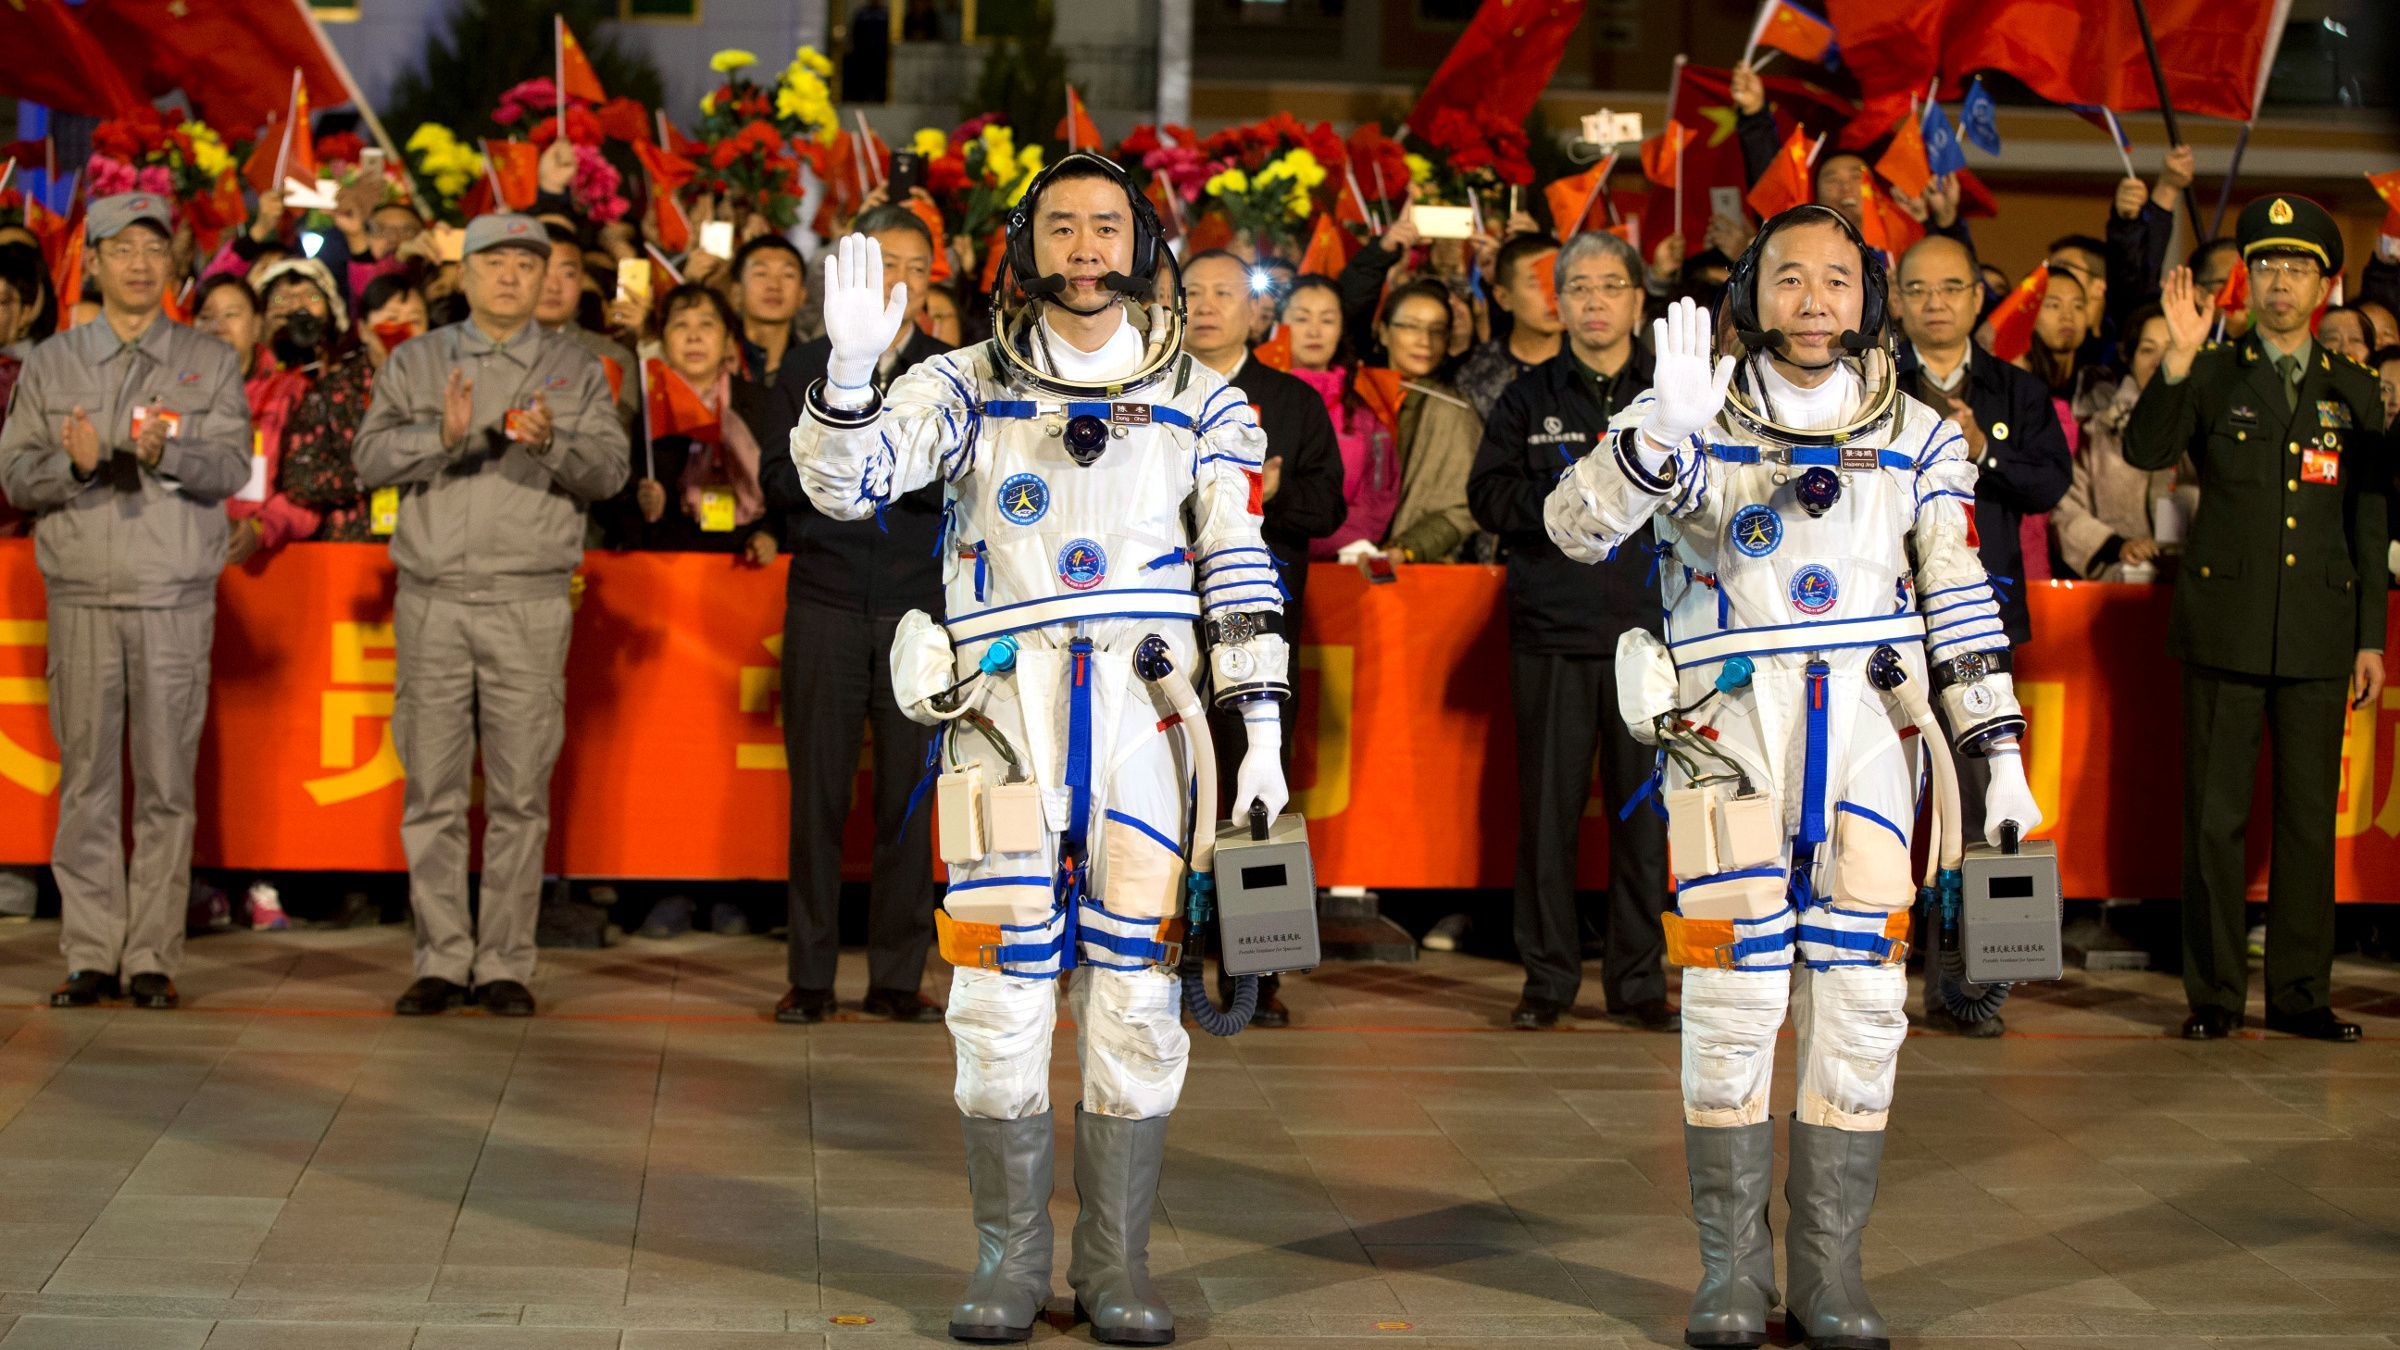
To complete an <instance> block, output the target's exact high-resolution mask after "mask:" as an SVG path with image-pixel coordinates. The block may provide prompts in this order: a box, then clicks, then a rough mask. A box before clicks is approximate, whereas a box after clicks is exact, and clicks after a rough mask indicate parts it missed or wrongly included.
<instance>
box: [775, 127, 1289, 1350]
mask: <svg viewBox="0 0 2400 1350" xmlns="http://www.w3.org/2000/svg"><path fill="white" fill-rule="evenodd" d="M1007 248H1008V257H1007V266H1008V276H1007V277H1006V278H1005V279H1004V280H1003V282H1002V285H1001V295H1000V296H999V297H996V298H995V302H994V324H993V328H994V331H995V332H996V333H997V334H998V336H997V337H996V338H995V339H994V340H993V341H991V342H987V343H983V344H981V345H979V346H976V347H972V348H966V349H962V350H959V351H955V352H951V353H948V354H946V355H942V356H937V357H934V358H932V359H930V360H928V361H926V362H924V363H923V364H922V365H919V366H918V367H916V368H915V369H914V370H912V371H910V372H908V373H907V374H905V375H903V376H901V377H900V378H899V379H898V380H897V381H895V382H894V383H893V384H892V386H891V390H890V392H889V394H888V395H887V396H885V397H884V398H883V399H882V400H880V401H878V400H877V398H876V395H875V391H874V389H873V387H872V385H871V383H870V379H869V377H870V375H871V373H872V371H873V369H874V364H875V361H876V358H877V356H878V355H879V354H880V353H882V352H883V351H884V350H885V349H886V348H887V347H889V346H890V345H891V341H892V338H893V336H894V335H895V334H896V333H897V331H898V326H899V324H900V322H901V320H902V316H904V315H905V314H906V313H907V302H906V297H905V294H904V292H902V290H901V288H899V287H896V286H895V287H893V288H892V293H891V294H890V295H889V296H888V297H887V293H886V288H885V286H884V282H883V278H882V276H881V271H882V265H881V260H880V258H879V256H878V254H877V252H876V250H875V249H874V247H873V246H872V245H871V244H869V243H868V242H867V241H866V240H864V239H861V238H859V237H857V236H852V237H850V238H847V239H844V240H842V241H840V243H839V244H838V245H837V247H836V250H835V253H834V255H832V256H830V257H829V258H828V260H827V262H826V267H825V332H826V336H827V337H828V338H829V339H830V340H831V342H832V344H833V354H832V360H831V362H830V365H829V369H828V373H827V376H826V379H825V380H824V381H823V382H822V383H821V384H819V385H818V386H817V387H815V388H813V389H811V390H810V391H809V394H808V399H807V403H808V407H807V412H806V415H805V416H804V417H803V418H802V419H801V421H800V424H799V425H798V426H797V427H796V428H794V430H793V432H792V444H791V452H792V458H793V461H794V462H795V464H796V465H797V466H798V468H799V471H800V477H801V481H802V482H803V483H804V484H805V485H806V487H807V489H808V493H809V497H810V499H811V500H812V501H814V502H815V503H816V505H817V506H818V507H819V509H821V510H824V511H826V512H827V513H829V514H831V515H834V516H836V517H840V518H844V519H864V518H866V517H868V516H871V515H873V514H875V513H876V512H877V511H879V510H881V509H882V508H883V506H884V505H885V504H887V503H888V502H890V501H891V500H892V499H893V498H894V497H896V496H897V495H899V494H901V493H905V492H908V491H910V490H911V489H914V488H917V487H920V486H923V485H924V484H926V483H929V482H933V481H936V480H939V481H941V482H942V483H943V484H944V485H945V495H946V501H947V507H946V520H945V524H944V530H943V534H942V539H941V545H940V547H941V551H942V558H943V569H944V579H945V601H946V609H947V614H946V616H945V618H944V621H943V622H941V623H936V622H935V621H934V620H933V619H932V618H930V617H928V616H926V615H923V614H921V613H912V614H910V615H909V616H907V618H906V619H905V620H904V621H903V622H902V625H901V628H900V633H899V637H898V639H897V640H896V641H895V643H894V645H893V653H892V667H893V671H892V674H893V692H894V694H895V696H896V697H897V698H898V700H899V701H900V704H901V706H902V707H903V708H905V709H908V710H909V711H910V713H911V715H912V716H916V717H918V718H919V720H924V721H933V720H936V719H945V718H946V719H952V720H950V722H949V725H948V726H947V727H946V728H945V731H946V736H945V739H946V740H947V745H946V746H944V745H942V744H940V743H939V742H937V748H936V757H937V759H938V760H939V765H938V768H939V769H940V773H941V777H940V790H939V792H938V793H937V794H936V795H937V797H938V799H939V804H940V807H941V815H940V817H939V820H938V829H939V833H940V835H941V839H942V851H943V855H944V857H945V859H946V860H948V861H949V863H950V887H949V893H948V896H947V898H946V899H945V901H944V911H945V912H944V913H942V914H941V915H939V916H937V930H938V932H939V934H940V939H941V946H942V952H943V955H944V956H945V957H946V958H947V959H949V960H950V961H951V962H952V963H953V964H954V965H956V966H957V967H958V970H957V972H956V974H955V976H954V979H953V983H952V986H951V995H950V1006H949V1013H948V1017H947V1020H948V1023H949V1027H950V1031H951V1035H952V1038H953V1040H954V1043H955V1045H956V1049H957V1055H958V1076H957V1080H956V1094H955V1095H956V1098H957V1102H958V1108H959V1111H960V1113H961V1115H962V1116H963V1117H964V1128H965V1133H966V1142H967V1176H968V1183H969V1188H970V1191H971V1192H972V1199H973V1205H974V1216H975V1225H976V1230H977V1233H978V1235H979V1237H980V1240H981V1260H980V1263H979V1265H978V1267H977V1269H976V1272H975V1275H974V1277H973V1280H972V1283H971V1284H970V1286H969V1288H968V1291H967V1294H966V1297H965V1298H964V1299H963V1300H962V1301H961V1302H960V1303H959V1305H958V1306H957V1308H956V1309H955V1310H954V1311H953V1313H952V1316H951V1321H950V1334H951V1335H952V1336H954V1337H957V1338H959V1339H962V1340H975V1341H1021V1340H1024V1339H1026V1338H1027V1337H1028V1336H1029V1335H1030V1334H1031V1330H1032V1325H1033V1322H1034V1320H1035V1318H1036V1317H1037V1316H1038V1315H1039V1313H1040V1311H1041V1308H1042V1304H1043V1302H1044V1300H1046V1299H1047V1297H1048V1295H1049V1292H1050V1266H1051V1235H1050V1219H1049V1210H1048V1205H1049V1199H1050V1191H1051V1137H1052V1132H1051V1114H1050V1096H1049V1074H1050V1037H1051V1029H1052V1026H1053V1023H1054V1020H1055V1014H1056V1007H1057V993H1056V984H1055V982H1056V981H1057V980H1058V979H1059V978H1060V977H1061V976H1063V975H1066V974H1067V973H1068V972H1069V971H1070V970H1071V969H1073V968H1075V967H1077V966H1081V967H1082V970H1081V971H1080V972H1079V973H1078V974H1076V975H1075V976H1074V978H1073V981H1072V988H1071V990H1070V993H1069V997H1070V998H1071V999H1072V1000H1073V1002H1074V1007H1075V1015H1076V1021H1077V1024H1078V1027H1079V1033H1078V1034H1079V1055H1080V1059H1081V1065H1082V1076H1083V1099H1082V1101H1081V1103H1080V1104H1079V1105H1078V1107H1077V1109H1076V1113H1075V1183H1076V1190H1077V1192H1078V1194H1079V1196H1080V1197H1081V1205H1082V1210H1081V1215H1080V1217H1079V1218H1078V1219H1077V1221H1076V1224H1075V1233H1074V1252H1073V1257H1072V1260H1071V1262H1070V1265H1069V1269H1068V1274H1067V1279H1068V1283H1069V1284H1070V1285H1072V1286H1073V1288H1074V1291H1075V1296H1076V1304H1077V1309H1078V1313H1079V1315H1080V1316H1087V1317H1089V1319H1090V1320H1091V1321H1092V1323H1093V1331H1094V1334H1095V1335H1096V1336H1097V1337H1098V1339H1100V1340H1101V1341H1103V1342H1105V1343H1109V1344H1125V1345H1160V1344H1165V1343H1167V1342H1168V1341H1171V1340H1172V1339H1173V1338H1174V1319H1173V1316H1172V1314H1171V1313H1170V1312H1169V1311H1168V1309H1167V1306H1166V1304H1165V1302H1164V1301H1163V1300H1162V1299H1161V1298H1160V1297H1159V1295H1158V1292H1157V1290H1156V1288H1155V1286H1154V1285H1153V1284H1152V1282H1151V1280H1150V1276H1149V1268H1148V1260H1147V1243H1148V1238H1149V1224H1150V1213H1151V1208H1152V1204H1153V1202H1154V1200H1155V1199H1156V1195H1157V1190H1158V1174H1159V1164H1160V1159H1161V1156H1162V1154H1163V1152H1164V1149H1165V1143H1166V1129H1167V1115H1168V1112H1170V1111H1172V1110H1173V1109H1174V1106H1175V1102H1176V1098H1177V1096H1178V1095H1179V1094H1180V1093H1181V1091H1182V1088H1183V1078H1184V1063H1185V1059H1186V1057H1187V1056H1188V1054H1189V1051H1190V1042H1189V1040H1188V1039H1187V1037H1186V1035H1185V1032H1184V1030H1183V1027H1182V1024H1181V1016H1180V1011H1179V1009H1180V1004H1179V1001H1178V993H1179V986H1178V983H1177V980H1176V978H1175V974H1174V970H1173V965H1174V962H1175V960H1176V958H1177V955H1178V953H1179V951H1180V942H1179V939H1180V936H1181V927H1180V920H1179V916H1180V915H1181V914H1182V913H1183V902H1184V894H1185V875H1186V869H1185V860H1186V846H1187V842H1188V840H1189V838H1190V833H1189V832H1190V831H1193V830H1195V829H1196V830H1201V831H1208V830H1211V829H1213V822H1212V821H1210V820H1209V819H1207V818H1205V817H1203V818H1199V819H1195V816H1196V815H1197V814H1198V813H1197V811H1196V810H1195V808H1194V805H1193V795H1192V794H1193V791H1194V776H1195V775H1194V767H1193V764H1192V762H1191V755H1190V753H1189V752H1188V746H1187V743H1186V742H1184V741H1183V740H1182V736H1183V735H1185V734H1190V735H1197V736H1199V737H1203V738H1204V737H1206V735H1207V729H1206V728H1205V727H1189V728H1182V727H1178V726H1177V725H1176V724H1177V722H1178V721H1179V719H1178V717H1177V716H1176V714H1175V710H1174V709H1173V708H1172V707H1170V706H1167V705H1166V704H1165V703H1164V702H1162V699H1161V695H1159V694H1158V693H1157V692H1156V691H1157V689H1158V686H1157V685H1156V684H1155V683H1154V681H1155V679H1156V675H1157V670H1158V668H1159V666H1160V664H1161V663H1166V664H1170V665H1172V666H1173V667H1174V668H1175V669H1176V670H1177V671H1178V672H1182V673H1188V676H1189V680H1190V683H1192V684H1200V683H1202V678H1201V671H1202V670H1203V666H1202V665H1201V660H1202V654H1203V652H1204V651H1205V652H1206V653H1207V665H1206V667H1205V669H1206V671H1207V675H1208V682H1209V683H1210V685H1211V687H1212V696H1213V699H1214V702H1215V703H1216V704H1217V705H1218V706H1220V707H1224V706H1238V707H1239V708H1240V710H1241V712H1242V715H1243V720H1244V722H1245V724H1246V729H1247V733H1248V750H1247V753H1246V755H1245V756H1244V758H1243V760H1242V763H1241V767H1240V770H1239V772H1238V774H1237V776H1236V780H1235V781H1236V795H1235V801H1236V802H1238V803H1242V804H1244V805H1245V806H1246V805H1247V804H1248V803H1250V802H1252V801H1254V800H1255V801H1259V802H1262V803H1264V805H1265V807H1266V810H1267V812H1268V814H1269V815H1270V816H1272V815H1274V814H1275V813H1276V812H1278V811H1280V810H1281V809H1282V808H1283V805H1284V801H1285V798H1286V795H1287V794H1286V791H1285V786H1284V780H1283V772H1282V768H1281V761H1280V758H1279V755H1278V747H1279V745H1280V736H1281V731H1280V726H1279V724H1278V722H1277V720H1276V710H1275V701H1276V700H1279V699H1282V698H1285V697H1287V696H1288V694H1289V685H1288V683H1287V680H1288V675H1287V671H1288V666H1289V646H1288V642H1287V637H1286V635H1285V634H1284V632H1283V621H1282V594H1283V593H1282V589H1281V587H1280V585H1279V584H1278V583H1277V581H1276V579H1275V570H1274V560H1273V558H1272V557H1271V556H1270V555H1269V554H1268V552H1267V548H1266V545H1265V543H1264V541H1263V540H1262V539H1261V538H1260V534H1259V527H1260V523H1261V507H1262V502H1261V493H1262V490H1263V480H1262V477H1261V475H1262V473H1263V465H1264V463H1265V459H1266V438H1265V436H1264V434H1263V433H1262V432H1260V430H1259V427H1258V421H1257V418H1256V416H1255V414H1254V413H1253V411H1252V409H1251V408H1250V406H1249V403H1248V401H1247V400H1246V399H1245V398H1244V397H1243V396H1242V393H1241V391H1240V390H1239V389H1236V388H1234V387H1232V386H1229V385H1227V384H1226V383H1225V381H1224V380H1223V378H1221V377H1220V376H1218V375H1217V374H1216V373H1215V372H1213V371H1211V370H1210V369H1209V368H1208V367H1206V366H1204V365H1201V364H1200V363H1198V362H1196V361H1194V360H1192V359H1191V358H1190V357H1188V356H1186V355H1184V354H1183V352H1182V351H1181V344H1182V331H1183V313H1182V293H1181V287H1180V285H1179V284H1178V285H1172V286H1169V287H1165V288H1158V289H1157V290H1154V287H1155V285H1156V281H1157V275H1158V271H1159V269H1160V267H1161V266H1162V265H1167V266H1171V265H1172V257H1171V255H1169V254H1168V252H1167V249H1166V246H1165V244H1164V243H1163V241H1162V240H1161V238H1160V232H1159V228H1158V221H1157V217H1156V215H1155V214H1154V213H1153V211H1152V209H1151V206H1150V203H1149V202H1148V201H1147V200H1146V199H1145V198H1144V197H1143V196H1142V194H1141V192H1140V191H1139V190H1138V189H1137V188H1135V187H1134V185H1133V184H1132V182H1131V181H1130V180H1129V179H1128V178H1127V177H1126V176H1125V174H1124V173H1123V172H1122V171H1120V170H1119V169H1118V168H1117V167H1116V166H1115V165H1113V164H1111V163H1109V162H1108V161H1106V160H1104V159H1101V158H1100V157H1098V156H1096V155H1091V154H1082V153H1079V154H1072V155H1068V156H1066V157H1064V158H1062V159H1060V160H1059V161H1058V162H1057V163H1055V164H1053V165H1051V166H1050V167H1049V168H1048V169H1046V170H1044V171H1043V172H1042V174H1041V175H1040V176H1039V177H1038V178H1037V179H1036V180H1035V181H1034V183H1033V185H1032V186H1031V188H1030V189H1029V190H1028V191H1027V192H1026V194H1025V196H1024V197H1023V199H1022V200H1021V202H1020V204H1019V205H1018V207H1017V208H1016V210H1015V211H1014V212H1013V213H1012V214H1011V216H1010V219H1009V226H1008V243H1007ZM1154 295H1163V298H1161V299H1158V300H1155V301H1154V298H1153V297H1154ZM1171 733H1173V734H1171ZM1237 814H1238V812H1237Z"/></svg>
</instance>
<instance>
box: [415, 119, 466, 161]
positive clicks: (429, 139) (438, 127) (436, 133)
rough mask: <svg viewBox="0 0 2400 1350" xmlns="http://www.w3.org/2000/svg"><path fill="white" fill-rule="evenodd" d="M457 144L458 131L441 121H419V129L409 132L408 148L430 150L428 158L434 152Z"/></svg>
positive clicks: (436, 152) (421, 150)
mask: <svg viewBox="0 0 2400 1350" xmlns="http://www.w3.org/2000/svg"><path fill="white" fill-rule="evenodd" d="M457 144H458V133H456V132H454V131H452V130H451V129H450V128H448V127H446V126H443V125H442V124H441V123H439V122H423V123H419V124H418V126H417V129H416V130H415V131H412V132H410V133H409V134H408V148H409V149H410V150H415V151H420V152H428V159H430V157H431V155H432V154H438V153H440V152H441V151H444V150H447V149H449V148H451V147H452V146H455V145H457Z"/></svg>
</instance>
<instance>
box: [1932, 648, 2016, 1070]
mask: <svg viewBox="0 0 2400 1350" xmlns="http://www.w3.org/2000/svg"><path fill="white" fill-rule="evenodd" d="M1911 688H1912V689H1913V686H1911ZM1909 702H1910V704H1911V707H1910V712H1911V713H1912V714H1914V715H1915V721H1916V724H1917V731H1918V733H1919V734H1920V735H1921V736H1922V737H1923V738H1924V741H1925V748H1926V750H1927V751H1928V752H1929V753H1930V754H1931V755H1932V756H1933V781H1934V818H1935V820H1936V822H1937V824H1936V829H1937V830H1938V831H1939V833H1938V834H1937V836H1936V847H1934V848H1929V849H1927V850H1926V859H1925V865H1926V866H1927V867H1928V868H1930V867H1932V866H1934V865H1935V860H1936V856H1937V855H1938V857H1939V861H1940V865H1941V866H1942V867H1943V868H1946V869H1948V870H1951V871H1956V870H1957V868H1958V865H1959V860H1960V858H1962V857H1963V856H1964V855H1965V853H1966V825H1965V809H1964V807H1963V806H1962V804H1961V803H1960V800H1959V792H1958V763H1957V761H1956V760H1954V759H1952V758H1951V754H1950V743H1949V742H1948V741H1946V740H1944V739H1943V738H1942V733H1941V728H1940V727H1939V726H1938V725H1936V724H1935V722H1934V720H1933V709H1932V708H1930V707H1928V706H1926V704H1925V701H1924V700H1923V699H1922V698H1914V699H1911V700H1909ZM1933 923H1934V925H1935V928H1936V932H1935V935H1934V948H1935V951H1936V953H1937V955H1936V958H1935V959H1936V962H1937V964H1938V966H1939V967H1940V978H1937V979H1933V980H1932V981H1930V983H1931V986H1932V989H1933V991H1934V992H1933V996H1934V997H1935V998H1936V999H1938V1000H1940V1001H1941V1005H1942V1007H1943V1008H1944V1009H1946V1010H1948V1012H1949V1014H1950V1015H1951V1016H1952V1017H1955V1018H1957V1019H1958V1020H1959V1021H1961V1022H1986V1021H1989V1020H1991V1019H1992V1018H1994V1017H1997V1016H1999V1015H2000V1005H2001V1004H2003V1003H2006V1002H2007V1001H2008V988H2009V987H2008V985H2006V984H1975V983H1972V982H1970V981H1969V980H1968V979H1967V955H1966V953H1965V952H1962V951H1960V950H1959V949H1958V946H1957V944H1956V943H1955V942H1952V941H1947V940H1945V939H1946V938H1947V937H1948V934H1946V933H1944V932H1943V931H1941V930H1942V928H1943V927H1944V925H1943V924H1942V922H1941V916H1940V915H1939V914H1936V915H1934V916H1933Z"/></svg>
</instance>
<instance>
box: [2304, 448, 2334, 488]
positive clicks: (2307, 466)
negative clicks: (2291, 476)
mask: <svg viewBox="0 0 2400 1350" xmlns="http://www.w3.org/2000/svg"><path fill="white" fill-rule="evenodd" d="M2300 481H2301V482H2303V483H2322V484H2325V485H2326V486H2328V487H2332V486H2336V485H2339V484H2340V483H2341V481H2342V456H2341V454H2340V452H2338V451H2334V450H2313V449H2312V450H2303V451H2301V452H2300Z"/></svg>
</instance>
